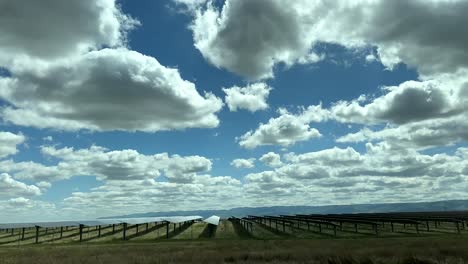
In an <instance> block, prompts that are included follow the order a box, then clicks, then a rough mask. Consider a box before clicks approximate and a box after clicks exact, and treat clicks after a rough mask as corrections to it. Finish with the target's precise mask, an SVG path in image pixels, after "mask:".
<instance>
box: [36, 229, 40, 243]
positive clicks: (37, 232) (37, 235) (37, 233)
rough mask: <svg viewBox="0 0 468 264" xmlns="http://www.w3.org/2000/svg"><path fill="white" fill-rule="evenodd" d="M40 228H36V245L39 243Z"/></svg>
mask: <svg viewBox="0 0 468 264" xmlns="http://www.w3.org/2000/svg"><path fill="white" fill-rule="evenodd" d="M39 228H40V227H39V226H36V241H35V243H36V244H38V243H39Z"/></svg>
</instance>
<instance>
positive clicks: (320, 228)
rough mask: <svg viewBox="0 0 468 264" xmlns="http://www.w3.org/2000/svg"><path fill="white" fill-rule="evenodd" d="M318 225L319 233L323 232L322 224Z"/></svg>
mask: <svg viewBox="0 0 468 264" xmlns="http://www.w3.org/2000/svg"><path fill="white" fill-rule="evenodd" d="M318 226H319V233H322V224H321V223H319V224H318Z"/></svg>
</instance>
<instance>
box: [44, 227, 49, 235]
mask: <svg viewBox="0 0 468 264" xmlns="http://www.w3.org/2000/svg"><path fill="white" fill-rule="evenodd" d="M48 232H49V228H47V227H46V229H45V233H46V235H47V233H48Z"/></svg>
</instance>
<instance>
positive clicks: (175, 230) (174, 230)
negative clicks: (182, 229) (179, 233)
mask: <svg viewBox="0 0 468 264" xmlns="http://www.w3.org/2000/svg"><path fill="white" fill-rule="evenodd" d="M173 227H174V234H175V231H176V224H174V226H173Z"/></svg>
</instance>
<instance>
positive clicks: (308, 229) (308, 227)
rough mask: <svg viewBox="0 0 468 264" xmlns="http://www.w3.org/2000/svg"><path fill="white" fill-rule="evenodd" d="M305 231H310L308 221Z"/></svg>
mask: <svg viewBox="0 0 468 264" xmlns="http://www.w3.org/2000/svg"><path fill="white" fill-rule="evenodd" d="M307 231H310V223H309V222H307Z"/></svg>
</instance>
